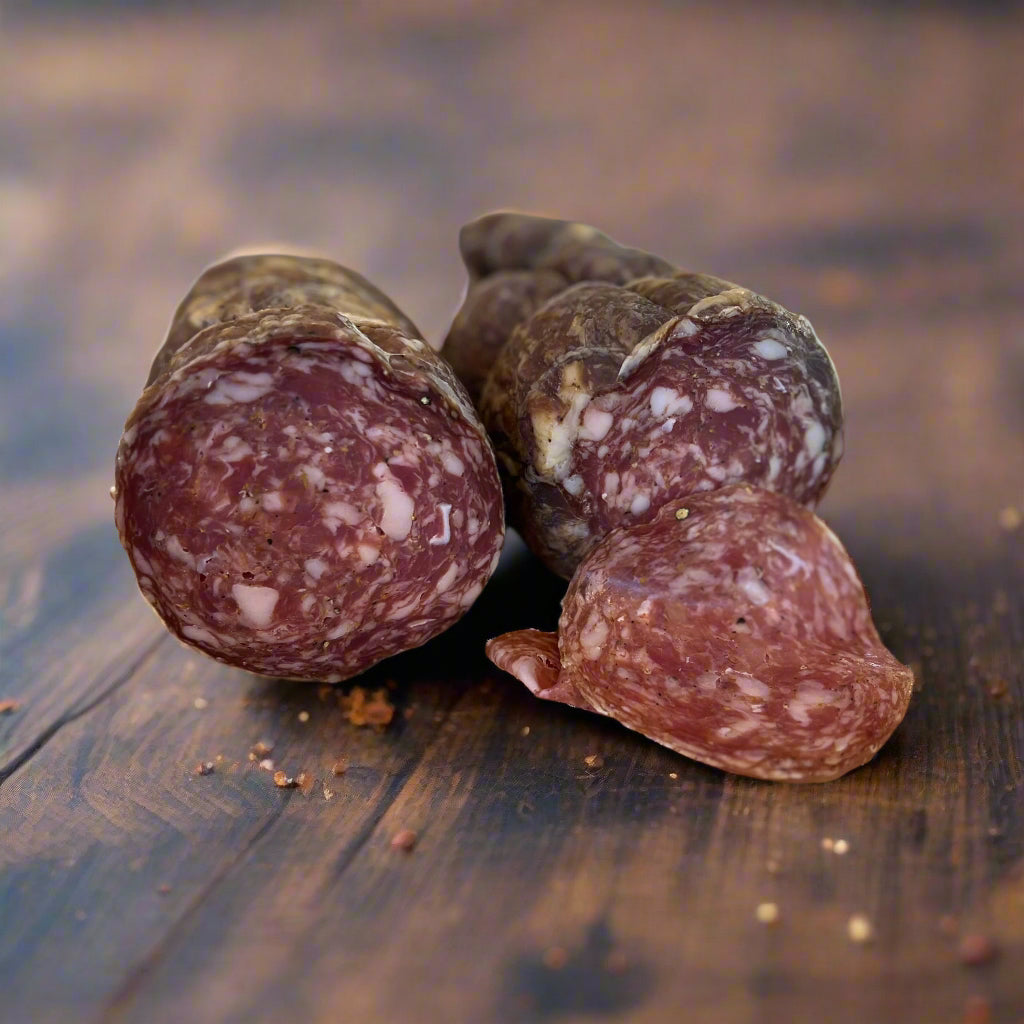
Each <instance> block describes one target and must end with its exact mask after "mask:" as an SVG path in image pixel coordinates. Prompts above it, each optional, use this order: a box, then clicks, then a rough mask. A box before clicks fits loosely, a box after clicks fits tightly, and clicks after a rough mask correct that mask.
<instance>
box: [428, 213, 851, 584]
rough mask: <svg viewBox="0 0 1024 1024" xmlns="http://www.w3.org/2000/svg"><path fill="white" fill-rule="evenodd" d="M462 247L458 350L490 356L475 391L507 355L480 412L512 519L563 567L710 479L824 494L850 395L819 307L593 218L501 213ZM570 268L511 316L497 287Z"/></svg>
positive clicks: (798, 495) (798, 496) (476, 369)
mask: <svg viewBox="0 0 1024 1024" xmlns="http://www.w3.org/2000/svg"><path fill="white" fill-rule="evenodd" d="M545 225H547V231H546V233H545V230H544V226H545ZM462 248H463V256H464V259H465V261H466V264H467V267H468V268H469V270H470V273H471V275H473V276H474V277H475V278H476V279H475V280H474V281H473V282H472V283H471V285H470V288H469V291H468V293H467V297H466V301H465V303H464V305H463V308H462V310H461V311H460V312H459V314H458V316H457V318H456V323H455V325H454V329H453V331H452V332H451V333H450V334H449V337H448V340H447V342H446V346H445V349H444V351H445V352H446V354H449V357H450V358H451V359H452V360H453V361H454V362H455V364H456V365H457V366H460V367H473V369H472V371H471V372H472V382H473V386H474V388H476V387H478V386H479V378H480V375H481V373H480V366H481V365H483V363H489V362H491V361H492V360H493V361H494V365H493V368H492V369H491V370H490V372H489V374H488V376H487V379H486V382H485V383H484V384H483V387H482V389H481V391H480V395H479V399H478V406H479V408H480V411H481V415H482V417H483V420H484V423H485V425H486V426H487V429H488V430H489V431H490V433H491V437H492V440H493V441H494V444H495V448H496V451H497V454H498V457H499V462H500V466H501V469H502V473H503V477H504V482H505V485H506V492H507V499H508V507H509V512H510V518H511V522H512V525H514V526H515V527H516V528H517V529H518V530H519V531H520V533H522V534H523V537H524V539H525V540H526V542H527V543H528V544H529V546H530V547H531V549H532V550H533V551H534V552H535V553H536V554H538V555H539V556H540V557H541V558H542V559H543V560H544V562H545V563H546V564H547V565H548V566H549V567H550V568H551V569H553V570H554V571H555V572H558V573H559V574H561V575H562V576H565V577H569V576H571V575H572V573H573V571H574V569H575V568H576V566H577V565H578V564H579V563H580V561H581V559H583V558H584V557H585V556H586V554H587V552H588V551H589V550H590V549H591V548H592V547H593V546H594V544H596V543H597V541H598V540H600V538H601V537H603V536H604V535H605V534H606V533H607V532H608V531H609V530H611V529H614V528H615V527H618V526H622V525H629V524H631V523H642V522H645V521H647V520H649V519H650V518H651V517H652V516H653V515H654V514H655V513H656V512H657V510H658V509H659V508H660V507H661V505H662V504H664V503H665V502H666V501H673V500H677V499H680V498H683V497H685V496H686V495H688V494H691V493H693V492H695V491H704V490H711V489H714V488H718V487H723V486H726V485H728V484H731V483H737V482H744V483H751V484H755V485H757V486H759V487H764V488H767V489H769V490H773V491H777V492H779V493H781V494H785V495H787V496H789V497H791V498H793V499H795V500H796V501H798V502H801V503H803V504H807V505H809V506H811V507H813V506H814V505H815V504H816V502H817V501H819V500H820V498H821V496H822V495H823V493H824V491H825V489H826V487H827V486H828V483H829V480H830V479H831V476H832V473H833V471H834V469H835V467H836V465H837V463H838V461H839V459H840V457H841V455H842V450H843V436H842V402H841V397H840V391H839V381H838V377H837V376H836V372H835V368H834V366H833V365H832V361H831V359H830V358H829V356H828V353H827V352H826V350H825V348H824V346H822V344H821V343H820V341H819V340H818V338H817V336H816V335H815V333H814V330H813V328H812V327H811V325H810V323H809V322H808V321H807V320H806V318H804V317H802V316H797V315H795V314H793V313H790V312H789V311H788V310H786V309H784V308H783V307H782V306H779V305H778V304H777V303H774V302H772V301H771V300H769V299H766V298H764V297H763V296H760V295H757V294H755V293H754V292H751V291H748V290H747V289H745V288H740V287H738V286H736V285H734V284H732V283H731V282H728V281H724V280H722V279H721V278H716V277H711V276H709V275H705V274H692V273H688V272H685V271H680V270H677V269H676V268H675V267H673V266H672V265H671V264H668V263H666V262H665V261H664V260H660V259H659V258H658V257H654V256H650V255H649V254H647V253H642V252H640V251H639V250H635V249H627V248H624V247H622V246H618V245H617V244H616V243H614V242H612V241H611V240H610V239H609V238H607V236H605V235H602V234H601V233H600V232H597V231H596V230H595V229H593V228H588V227H586V226H585V225H578V224H577V225H573V224H569V223H567V222H564V221H544V220H543V219H541V218H532V217H519V216H518V215H514V214H496V215H492V216H491V217H485V218H482V219H481V220H480V221H476V222H474V224H472V225H469V226H468V227H467V228H466V229H464V232H463V236H462ZM509 268H515V269H514V270H510V269H509ZM552 271H555V272H557V273H558V274H559V275H561V277H563V278H564V279H565V280H566V282H567V285H566V287H565V288H564V289H562V290H561V291H559V292H557V293H556V294H554V295H552V296H551V297H549V298H547V300H546V301H544V300H543V299H542V294H543V293H542V290H540V289H538V290H537V291H536V292H535V293H531V294H530V295H529V296H528V297H527V298H526V299H524V300H523V301H520V302H518V303H506V304H505V305H504V306H503V307H502V310H501V316H495V312H494V306H495V304H494V302H493V300H492V297H491V292H490V291H489V289H490V288H492V287H495V286H494V285H492V284H491V282H494V281H497V280H499V279H500V278H501V276H502V275H503V274H509V273H514V274H515V275H516V277H515V280H516V281H517V288H518V289H519V290H518V291H517V293H516V294H517V296H523V295H526V294H527V292H526V288H527V286H526V283H525V282H526V281H527V280H530V279H531V278H530V275H536V274H540V273H545V274H550V273H551V272H552ZM517 316H518V317H521V319H520V320H519V322H518V323H517V324H514V323H513V321H514V320H515V318H516V317H517ZM474 339H482V340H479V341H475V340H474ZM502 339H504V341H503V340H502ZM474 344H476V349H474ZM474 351H475V352H476V353H477V354H478V355H477V356H476V357H475V356H474V355H473V354H472V353H473V352H474ZM474 360H476V361H474Z"/></svg>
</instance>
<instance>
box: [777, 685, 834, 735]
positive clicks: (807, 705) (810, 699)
mask: <svg viewBox="0 0 1024 1024" xmlns="http://www.w3.org/2000/svg"><path fill="white" fill-rule="evenodd" d="M834 701H835V697H834V695H833V694H832V693H830V692H829V691H828V690H826V689H825V687H824V686H822V685H821V683H819V682H817V680H814V679H808V680H805V681H804V682H802V683H801V684H800V685H799V687H797V691H796V693H795V694H794V695H793V696H792V697H791V698H790V701H789V706H788V708H787V710H788V711H789V714H790V716H791V717H792V718H795V719H796V721H798V722H799V723H800V724H801V725H809V724H810V718H809V717H808V715H807V712H808V711H809V710H811V709H812V708H820V707H821V706H822V705H824V704H832V703H834Z"/></svg>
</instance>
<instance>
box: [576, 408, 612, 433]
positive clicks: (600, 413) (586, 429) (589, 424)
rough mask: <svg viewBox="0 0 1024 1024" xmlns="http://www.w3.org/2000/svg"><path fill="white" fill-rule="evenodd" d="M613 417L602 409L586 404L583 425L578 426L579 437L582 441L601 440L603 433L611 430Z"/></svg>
mask: <svg viewBox="0 0 1024 1024" xmlns="http://www.w3.org/2000/svg"><path fill="white" fill-rule="evenodd" d="M614 422H615V417H614V416H612V414H611V413H610V412H605V411H604V409H598V408H597V406H595V405H593V404H591V405H588V406H587V408H586V411H585V412H584V413H583V426H582V427H581V428H580V438H581V439H582V440H584V441H602V440H604V437H605V435H606V434H607V433H608V431H609V430H611V427H612V423H614Z"/></svg>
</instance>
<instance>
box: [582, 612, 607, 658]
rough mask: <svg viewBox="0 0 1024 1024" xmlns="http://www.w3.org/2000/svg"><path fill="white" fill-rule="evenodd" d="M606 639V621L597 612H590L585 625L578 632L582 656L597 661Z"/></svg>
mask: <svg viewBox="0 0 1024 1024" xmlns="http://www.w3.org/2000/svg"><path fill="white" fill-rule="evenodd" d="M607 639H608V623H607V622H605V621H604V619H602V618H601V617H600V615H599V614H598V613H597V612H591V614H590V618H589V619H587V623H586V625H585V626H584V627H583V630H582V632H581V633H580V647H582V648H583V657H584V658H586V659H587V660H588V661H597V659H598V658H600V657H601V652H602V649H603V645H604V642H605V641H606V640H607Z"/></svg>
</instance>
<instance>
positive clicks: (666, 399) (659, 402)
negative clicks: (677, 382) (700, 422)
mask: <svg viewBox="0 0 1024 1024" xmlns="http://www.w3.org/2000/svg"><path fill="white" fill-rule="evenodd" d="M692 408H693V399H692V398H690V396H689V395H681V394H679V392H678V391H676V390H675V389H674V388H665V387H657V388H655V389H654V390H653V391H652V392H651V412H652V413H653V414H654V415H655V416H656V417H658V418H659V419H660V418H661V417H662V416H685V415H686V414H687V413H688V412H690V410H691V409H692Z"/></svg>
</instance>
